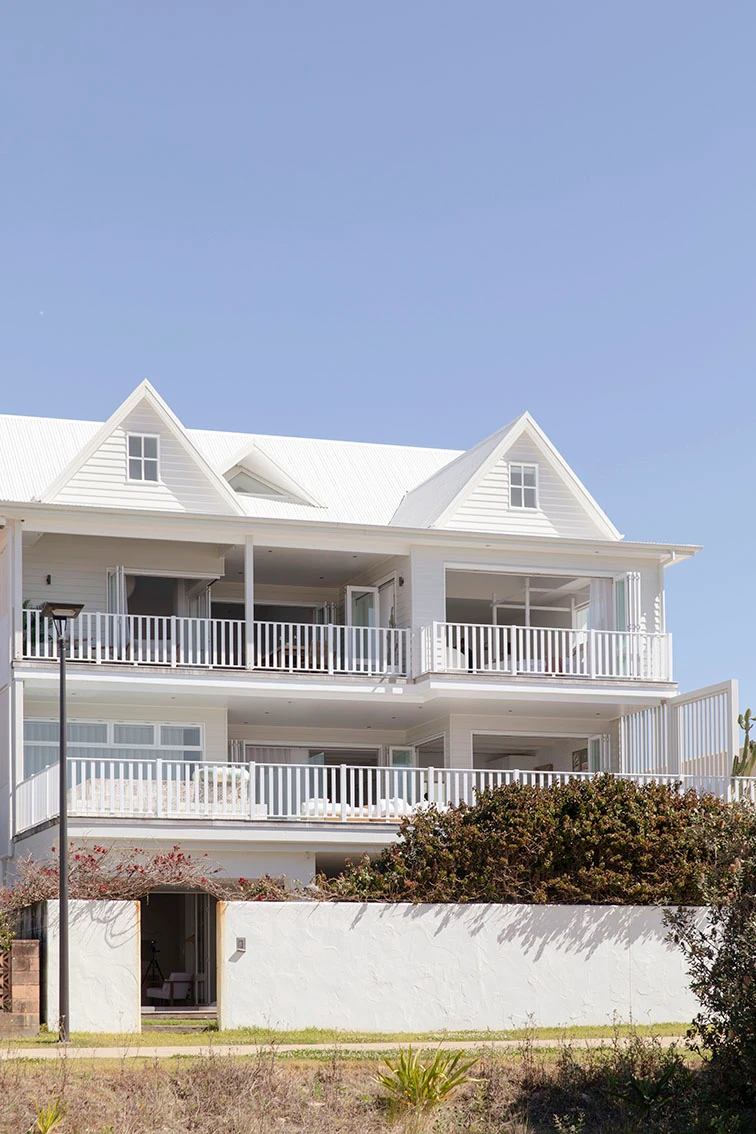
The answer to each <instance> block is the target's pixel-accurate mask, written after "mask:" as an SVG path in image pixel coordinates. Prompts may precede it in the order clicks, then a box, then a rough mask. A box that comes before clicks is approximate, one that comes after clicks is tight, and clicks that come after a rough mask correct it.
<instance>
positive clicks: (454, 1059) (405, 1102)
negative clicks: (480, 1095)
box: [376, 1047, 478, 1131]
mask: <svg viewBox="0 0 756 1134" xmlns="http://www.w3.org/2000/svg"><path fill="white" fill-rule="evenodd" d="M477 1062H478V1058H477V1056H473V1057H472V1058H470V1057H467V1058H465V1053H464V1052H463V1051H437V1052H436V1054H435V1056H434V1058H433V1060H432V1062H431V1063H429V1064H427V1065H426V1064H425V1063H423V1062H422V1061H421V1059H420V1057H419V1055H418V1053H417V1052H416V1051H413V1050H412V1047H408V1048H407V1049H406V1050H404V1051H400V1052H399V1055H398V1057H397V1058H396V1059H385V1060H384V1063H385V1064H386V1066H387V1067H388V1069H389V1071H390V1072H391V1074H390V1075H384V1074H381V1073H379V1074H378V1075H376V1080H377V1081H378V1082H379V1083H380V1084H381V1086H383V1087H384V1089H385V1090H386V1092H387V1098H388V1101H389V1113H390V1115H391V1117H392V1118H401V1119H402V1120H403V1121H404V1123H405V1127H406V1129H407V1130H413V1131H414V1130H420V1129H422V1126H423V1124H424V1122H425V1119H426V1117H427V1115H428V1113H429V1111H431V1110H434V1109H435V1108H436V1107H438V1106H440V1105H441V1104H442V1103H445V1102H448V1101H449V1099H451V1098H452V1096H453V1095H455V1094H456V1093H457V1091H458V1090H459V1088H460V1087H463V1086H464V1085H465V1084H466V1083H470V1082H472V1081H473V1080H472V1079H471V1077H470V1075H469V1071H470V1068H471V1067H472V1066H473V1065H474V1064H475V1063H477Z"/></svg>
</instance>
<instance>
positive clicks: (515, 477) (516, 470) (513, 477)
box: [509, 465, 522, 484]
mask: <svg viewBox="0 0 756 1134" xmlns="http://www.w3.org/2000/svg"><path fill="white" fill-rule="evenodd" d="M509 476H510V481H511V483H512V484H522V465H512V467H511V468H510V470H509Z"/></svg>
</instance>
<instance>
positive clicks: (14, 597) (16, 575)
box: [9, 520, 24, 658]
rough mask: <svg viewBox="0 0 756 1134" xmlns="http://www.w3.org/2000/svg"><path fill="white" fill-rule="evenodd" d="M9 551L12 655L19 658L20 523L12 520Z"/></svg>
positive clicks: (21, 602) (21, 635) (21, 593)
mask: <svg viewBox="0 0 756 1134" xmlns="http://www.w3.org/2000/svg"><path fill="white" fill-rule="evenodd" d="M9 528H10V531H9V535H10V552H11V620H12V626H13V657H14V658H21V657H23V652H24V629H23V617H24V616H23V613H22V612H23V605H24V574H23V553H22V548H21V525H20V524H19V523H18V521H16V520H14V521H12V522H11V523H10V525H9Z"/></svg>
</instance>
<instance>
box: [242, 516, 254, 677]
mask: <svg viewBox="0 0 756 1134" xmlns="http://www.w3.org/2000/svg"><path fill="white" fill-rule="evenodd" d="M244 655H245V658H246V667H247V669H254V668H255V547H254V540H253V538H252V536H247V537H246V538H245V540H244Z"/></svg>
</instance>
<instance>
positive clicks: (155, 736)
mask: <svg viewBox="0 0 756 1134" xmlns="http://www.w3.org/2000/svg"><path fill="white" fill-rule="evenodd" d="M68 755H69V757H70V758H72V759H80V760H140V761H141V760H146V761H149V762H152V761H154V760H157V759H162V760H179V761H183V762H186V761H201V760H202V759H203V749H202V728H201V726H200V725H158V724H143V723H142V722H141V721H139V722H134V723H125V722H124V723H120V722H118V721H69V722H68ZM57 762H58V722H57V721H48V720H25V721H24V779H28V778H29V776H33V775H35V774H36V773H37V772H41V771H43V770H44V769H45V768H49V767H50V765H51V764H57ZM98 774H99V773H98ZM116 774H118V773H117V772H116ZM102 777H104V778H105V779H107V778H109V777H110V770H109V768H108V767H106V768H104V769H103V770H102Z"/></svg>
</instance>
